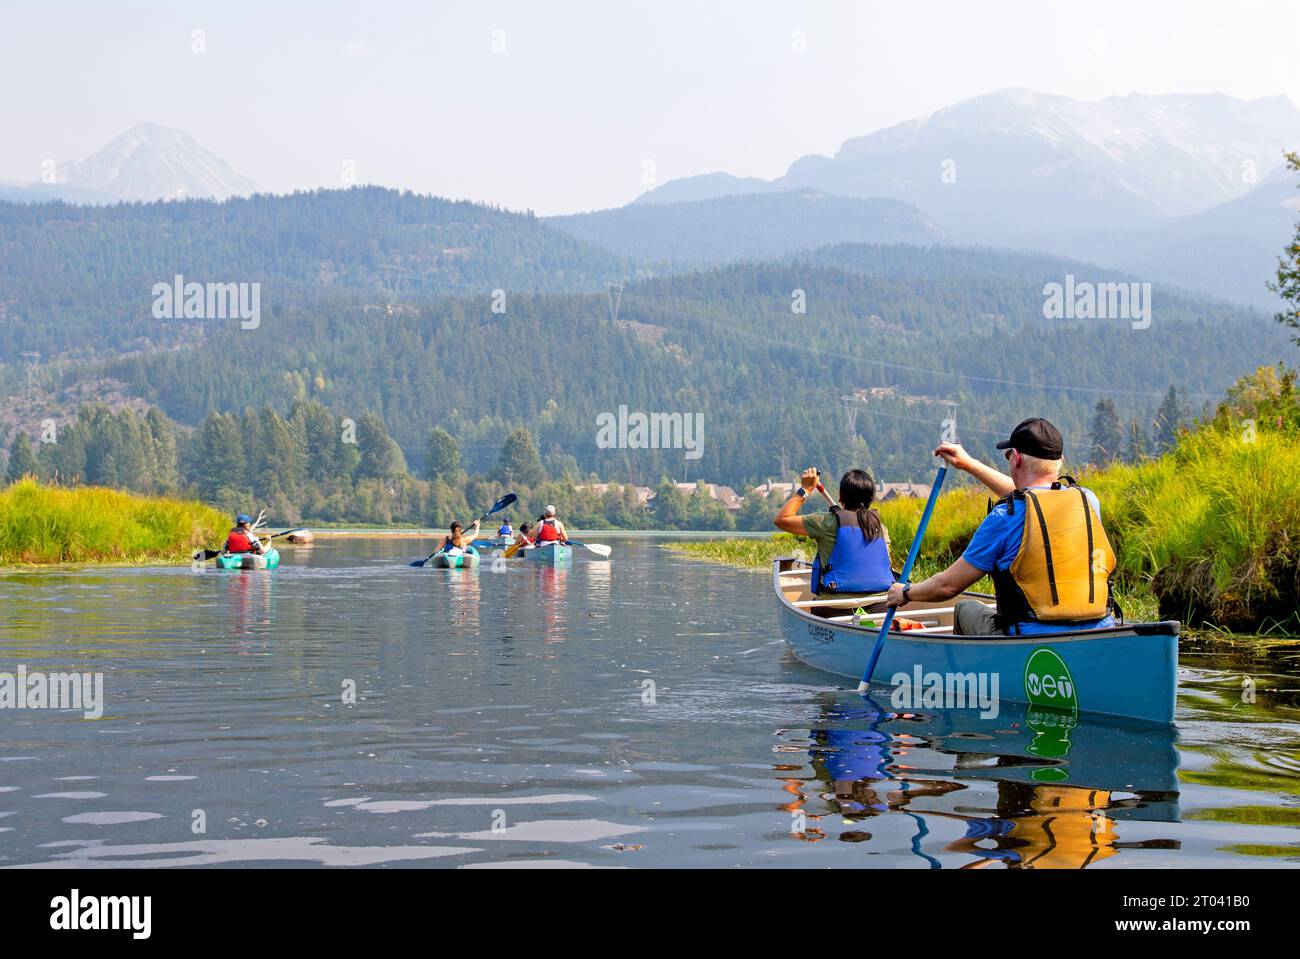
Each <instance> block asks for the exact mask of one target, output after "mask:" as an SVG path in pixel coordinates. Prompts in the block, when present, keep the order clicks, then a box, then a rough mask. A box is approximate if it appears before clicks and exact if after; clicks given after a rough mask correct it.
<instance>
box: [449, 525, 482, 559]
mask: <svg viewBox="0 0 1300 959" xmlns="http://www.w3.org/2000/svg"><path fill="white" fill-rule="evenodd" d="M478 527H479V520H474V525H473V526H471V527H470V528H469V529H468V530H467V529H465V527H464V526H462V525H461V524H460V523H452V524H451V531H450V532H449V533H448V535H447V536H446V538H444V539H443V541H442V552H444V553H449V552H451V551H452V550H457V551H461V550H465V549H468V548H469V547H470V546H472V545H473V543H474V537H475V536H477V535H478Z"/></svg>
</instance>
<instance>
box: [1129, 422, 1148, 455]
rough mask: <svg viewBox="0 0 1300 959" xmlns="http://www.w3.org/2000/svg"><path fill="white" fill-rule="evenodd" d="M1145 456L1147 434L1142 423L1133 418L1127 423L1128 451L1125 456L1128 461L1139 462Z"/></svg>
mask: <svg viewBox="0 0 1300 959" xmlns="http://www.w3.org/2000/svg"><path fill="white" fill-rule="evenodd" d="M1146 458H1147V434H1146V431H1145V430H1144V429H1142V424H1141V423H1139V422H1138V421H1137V420H1133V421H1132V422H1130V423H1129V425H1128V452H1127V454H1126V456H1125V459H1127V460H1128V461H1129V462H1130V463H1141V462H1142V461H1143V460H1145V459H1146Z"/></svg>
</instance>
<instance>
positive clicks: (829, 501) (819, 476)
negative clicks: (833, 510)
mask: <svg viewBox="0 0 1300 959" xmlns="http://www.w3.org/2000/svg"><path fill="white" fill-rule="evenodd" d="M817 492H819V493H821V494H822V497H823V498H824V499H825V500H826V505H827V506H834V505H835V500H833V499H831V494H830V493H828V492H826V487H825V486H823V485H822V471H821V470H818V471H817Z"/></svg>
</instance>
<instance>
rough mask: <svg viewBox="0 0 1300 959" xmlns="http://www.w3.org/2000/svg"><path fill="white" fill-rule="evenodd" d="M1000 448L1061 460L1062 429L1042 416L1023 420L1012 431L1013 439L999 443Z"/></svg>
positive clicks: (1026, 454) (1042, 458) (1045, 458)
mask: <svg viewBox="0 0 1300 959" xmlns="http://www.w3.org/2000/svg"><path fill="white" fill-rule="evenodd" d="M998 449H1000V450H1015V451H1016V452H1017V453H1023V454H1024V455H1025V456H1037V457H1038V458H1039V459H1040V460H1059V459H1060V458H1061V454H1062V452H1063V447H1062V445H1061V431H1060V430H1058V429H1057V428H1056V427H1055V426H1053V425H1052V424H1051V423H1049V422H1047V420H1045V419H1043V418H1042V417H1040V416H1031V417H1030V418H1029V419H1027V420H1021V421H1020V422H1019V423H1017V424H1016V428H1015V429H1014V430H1012V431H1011V439H1009V440H1001V441H1000V442H999V443H998Z"/></svg>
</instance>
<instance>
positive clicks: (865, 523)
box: [773, 467, 894, 594]
mask: <svg viewBox="0 0 1300 959" xmlns="http://www.w3.org/2000/svg"><path fill="white" fill-rule="evenodd" d="M817 485H818V474H817V470H816V469H813V468H811V467H810V468H808V469H806V470H804V471H803V475H802V476H801V477H799V488H798V489H797V490H795V491H794V493H792V494H791V496H790V498H789V499H788V500H786V502H785V505H784V506H782V507H781V510H780V512H778V513H777V514H776V519H775V520H773V522H774V523H775V524H776V528H777V529H780V530H784V531H785V532H787V533H794V534H795V535H796V536H807V537H809V538H811V539H812V540H813V541H814V542H816V544H817V558H816V559H815V560H814V561H813V570H812V592H813V593H814V594H824V593H883V592H885V591H886V590H887V589H889V587H890V586H891V585H893V582H894V574H893V571H892V570H891V569H890V565H889V531H888V530H886V529H885V524H884V523H883V522H881V520H880V514H879V513H877V512H876V511H875V510H874V509H872V508H871V504H872V502H873V501H874V500H875V498H876V484H875V482H874V481H873V480H872V479H871V474H869V473H868V472H867V471H866V470H849V471H848V472H847V473H845V474H844V475H843V476H842V477H841V478H840V490H839V493H840V497H839V502H838V503H832V504H831V508H830V511H829V512H827V513H819V514H812V515H808V516H800V515H799V508H800V507H801V506H803V504H804V500H806V499H807V498H808V494H809V493H811V492H812V491H813V490H815V489H817ZM823 495H825V493H824V491H823ZM828 499H829V497H828Z"/></svg>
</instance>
